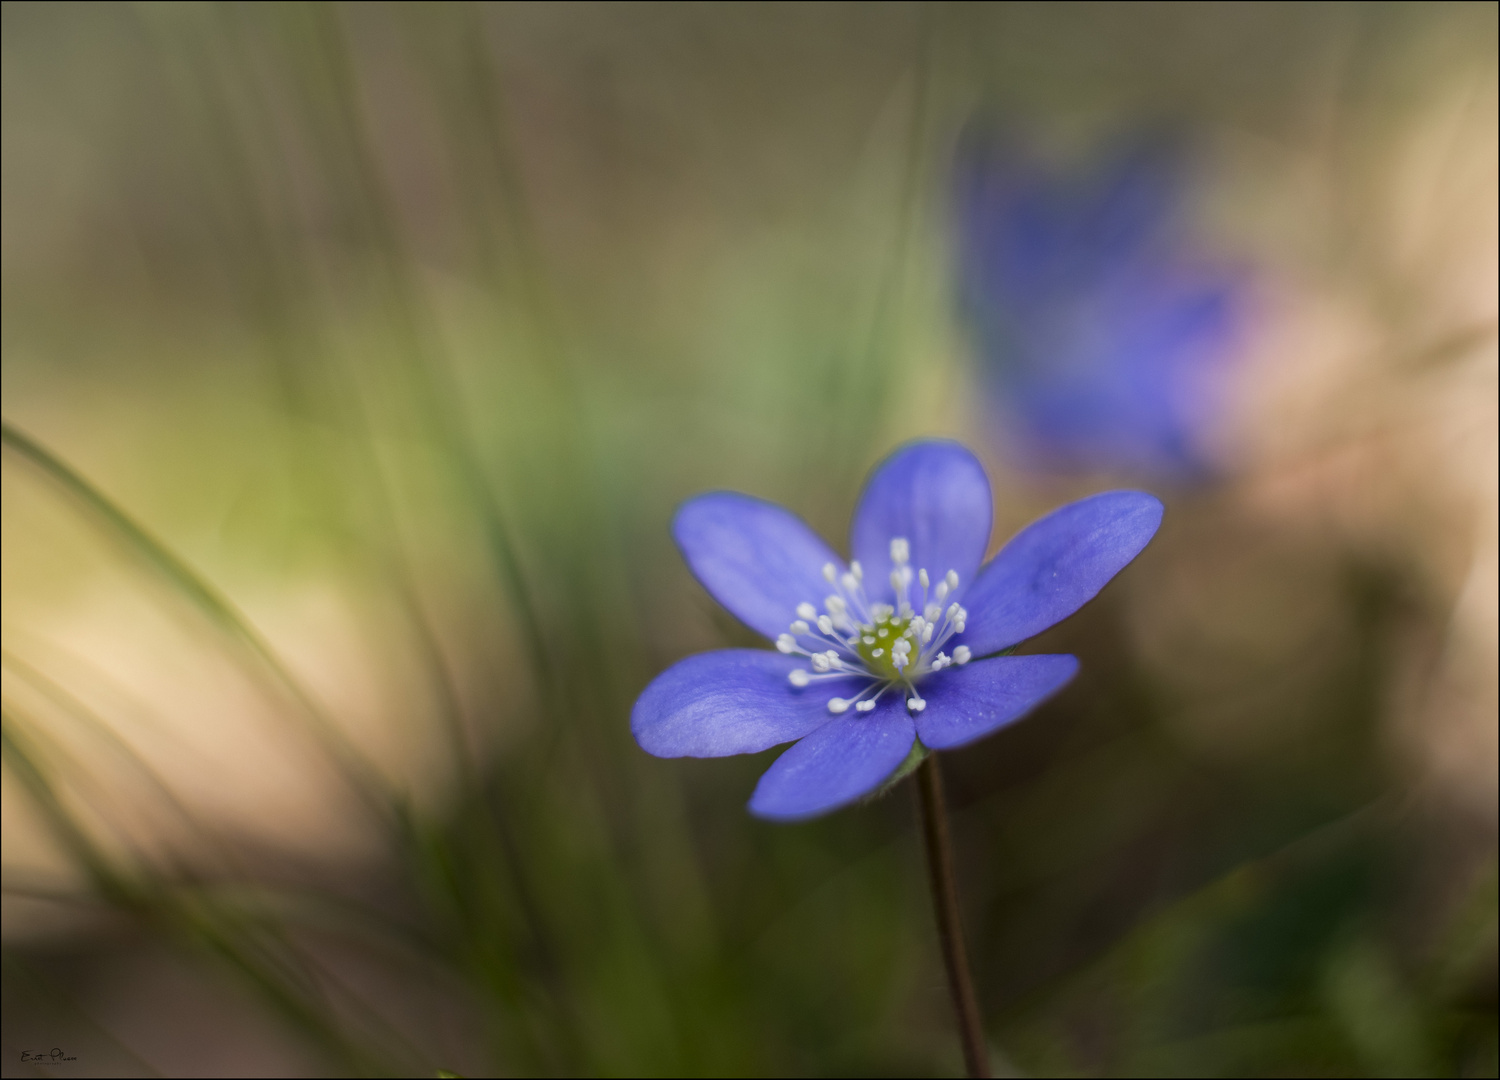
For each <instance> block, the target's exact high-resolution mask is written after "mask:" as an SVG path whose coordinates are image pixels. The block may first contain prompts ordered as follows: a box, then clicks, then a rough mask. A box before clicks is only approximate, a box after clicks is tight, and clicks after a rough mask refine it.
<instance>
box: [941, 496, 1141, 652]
mask: <svg viewBox="0 0 1500 1080" xmlns="http://www.w3.org/2000/svg"><path fill="white" fill-rule="evenodd" d="M1161 515H1162V505H1161V500H1159V499H1157V498H1156V496H1154V495H1148V494H1146V493H1145V492H1144V491H1109V492H1105V493H1104V494H1102V495H1093V496H1090V497H1089V498H1087V499H1079V500H1078V501H1077V502H1075V503H1069V504H1068V505H1067V506H1064V507H1062V508H1061V509H1060V510H1054V511H1053V512H1052V513H1050V514H1048V515H1047V516H1046V517H1044V518H1042V519H1041V520H1040V521H1035V522H1032V523H1031V524H1030V525H1028V526H1026V528H1024V529H1022V530H1021V532H1019V533H1018V534H1017V535H1016V537H1015V539H1013V540H1011V542H1010V543H1008V544H1006V545H1005V547H1004V548H1003V549H1002V550H1001V552H1000V554H998V555H996V556H995V557H994V559H992V560H991V561H990V563H989V565H988V566H986V567H985V568H984V569H983V570H981V571H980V572H979V579H978V580H977V581H975V582H974V585H973V587H972V588H970V589H969V591H968V592H967V593H965V594H964V599H963V604H964V607H965V608H967V609H968V612H969V619H968V624H967V626H966V628H965V632H964V633H963V635H961V637H959V638H958V639H956V640H955V641H954V644H955V645H967V646H968V647H969V649H970V651H971V652H973V653H974V655H975V656H983V655H985V654H986V653H992V652H997V651H998V650H1000V649H1004V648H1008V647H1009V646H1011V645H1014V644H1016V643H1017V642H1019V641H1025V640H1026V639H1027V638H1029V637H1031V636H1033V635H1035V634H1039V633H1041V632H1042V631H1043V630H1045V629H1047V627H1049V626H1052V625H1053V624H1054V623H1059V622H1061V621H1062V620H1063V619H1066V618H1067V617H1068V616H1069V615H1071V614H1073V612H1075V611H1077V610H1078V609H1079V608H1081V607H1082V606H1083V605H1084V604H1086V603H1088V602H1089V601H1090V600H1092V599H1093V598H1094V597H1095V596H1096V595H1097V594H1098V592H1099V590H1100V589H1102V588H1104V586H1105V585H1106V584H1108V582H1109V579H1110V578H1112V577H1114V576H1115V575H1116V574H1118V573H1119V572H1120V571H1121V570H1123V569H1124V568H1125V566H1126V564H1127V563H1129V562H1130V560H1131V559H1133V558H1135V557H1136V556H1137V555H1138V554H1140V551H1141V549H1142V548H1144V547H1145V546H1146V544H1147V543H1148V542H1149V541H1150V540H1151V537H1152V536H1154V535H1155V534H1156V528H1157V526H1158V525H1160V524H1161Z"/></svg>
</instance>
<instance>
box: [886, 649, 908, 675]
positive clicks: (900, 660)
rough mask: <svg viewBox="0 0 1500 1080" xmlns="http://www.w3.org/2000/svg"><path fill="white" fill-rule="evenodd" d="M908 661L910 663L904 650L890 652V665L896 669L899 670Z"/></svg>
mask: <svg viewBox="0 0 1500 1080" xmlns="http://www.w3.org/2000/svg"><path fill="white" fill-rule="evenodd" d="M909 663H911V657H909V656H907V655H906V654H905V653H904V652H895V651H892V652H891V665H892V666H893V667H894V668H895V669H896V670H897V671H900V670H901V669H902V668H904V667H905V666H906V665H907V664H909Z"/></svg>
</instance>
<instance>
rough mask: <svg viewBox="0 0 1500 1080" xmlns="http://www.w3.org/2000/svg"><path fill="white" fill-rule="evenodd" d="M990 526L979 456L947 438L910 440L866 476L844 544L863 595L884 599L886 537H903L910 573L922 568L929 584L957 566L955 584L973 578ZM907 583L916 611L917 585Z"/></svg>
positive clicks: (887, 590)
mask: <svg viewBox="0 0 1500 1080" xmlns="http://www.w3.org/2000/svg"><path fill="white" fill-rule="evenodd" d="M990 524H991V511H990V482H989V479H988V477H986V476H985V475H984V466H982V465H980V464H979V460H978V459H977V458H976V457H975V456H974V455H973V454H971V453H970V452H969V451H968V450H966V449H965V448H964V447H962V446H960V445H959V444H958V443H955V442H946V441H937V440H932V441H926V442H918V443H911V444H910V445H908V446H903V447H901V448H900V449H899V450H897V451H896V452H895V453H893V454H892V455H891V456H890V457H888V458H886V459H885V461H883V462H881V464H880V465H879V466H878V467H877V468H876V469H875V472H874V473H873V474H871V476H870V480H869V482H868V483H867V484H866V485H865V490H864V494H863V495H861V496H860V500H859V509H857V510H856V511H855V512H854V524H853V525H852V526H851V527H850V529H849V545H850V547H851V549H852V550H853V554H854V558H856V559H858V560H859V562H860V565H861V566H862V567H863V568H864V572H865V591H866V593H867V594H868V595H869V597H870V599H871V600H877V601H879V600H883V601H885V602H887V603H889V602H891V601H892V600H893V599H894V594H893V592H892V590H891V584H890V577H891V540H892V538H894V537H898V536H899V537H904V538H905V539H906V540H907V541H909V542H910V544H911V566H912V570H913V571H916V570H919V569H924V568H925V569H926V570H927V572H928V573H929V574H931V575H932V578H933V584H934V585H935V584H936V583H937V579H938V578H940V577H942V576H943V575H944V574H946V573H947V572H948V571H949V570H957V571H958V577H959V583H960V587H963V586H967V585H969V584H971V583H972V582H973V580H974V572H975V571H976V570H978V569H979V563H980V561H981V560H983V558H984V549H985V547H986V545H988V544H989V542H990ZM914 588H915V592H914V594H913V595H914V599H913V606H915V607H917V608H918V609H920V608H921V606H922V602H921V597H922V592H921V586H920V585H914Z"/></svg>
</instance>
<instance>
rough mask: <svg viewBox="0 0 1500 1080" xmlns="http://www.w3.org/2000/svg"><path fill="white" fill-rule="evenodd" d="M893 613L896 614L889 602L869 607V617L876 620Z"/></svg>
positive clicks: (886, 617)
mask: <svg viewBox="0 0 1500 1080" xmlns="http://www.w3.org/2000/svg"><path fill="white" fill-rule="evenodd" d="M894 614H896V609H895V608H893V607H891V605H890V604H876V605H875V606H874V607H872V608H871V609H870V617H871V618H872V619H874V620H875V621H876V622H880V621H881V620H882V619H889V618H890V617H891V616H892V615H894Z"/></svg>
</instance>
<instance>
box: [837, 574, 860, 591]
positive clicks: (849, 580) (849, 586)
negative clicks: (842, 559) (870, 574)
mask: <svg viewBox="0 0 1500 1080" xmlns="http://www.w3.org/2000/svg"><path fill="white" fill-rule="evenodd" d="M839 584H840V585H842V586H843V587H844V591H845V592H849V593H852V592H854V591H855V590H857V589H858V588H859V578H857V577H855V576H854V575H853V574H845V575H844V576H843V577H841V578H839Z"/></svg>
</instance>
